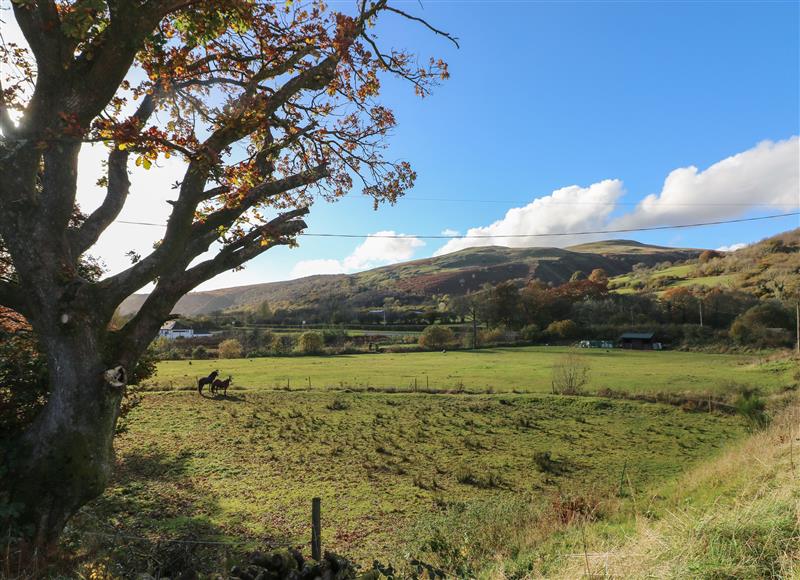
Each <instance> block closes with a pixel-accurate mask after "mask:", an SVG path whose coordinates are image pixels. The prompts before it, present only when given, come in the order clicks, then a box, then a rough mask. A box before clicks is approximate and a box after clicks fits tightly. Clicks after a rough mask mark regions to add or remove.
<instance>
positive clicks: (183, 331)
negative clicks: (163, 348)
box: [158, 320, 195, 340]
mask: <svg viewBox="0 0 800 580" xmlns="http://www.w3.org/2000/svg"><path fill="white" fill-rule="evenodd" d="M158 336H162V337H164V338H166V339H168V340H173V339H175V338H192V337H193V336H195V334H194V330H193V329H192V328H191V327H189V326H186V325H185V324H183V323H181V321H180V320H167V321H166V322H165V323H164V324H163V325H162V326H161V329H160V330H159V331H158Z"/></svg>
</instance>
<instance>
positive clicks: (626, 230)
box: [117, 212, 800, 240]
mask: <svg viewBox="0 0 800 580" xmlns="http://www.w3.org/2000/svg"><path fill="white" fill-rule="evenodd" d="M791 216H800V212H790V213H781V214H773V215H765V216H758V217H749V218H739V219H733V220H717V221H710V222H696V223H692V224H679V225H668V226H650V227H644V228H620V229H613V230H587V231H580V232H550V233H543V234H483V235H482V234H473V235H464V236H459V235H453V236H445V235H422V234H332V233H314V232H302V233H300V234H298V235H300V236H305V237H315V238H359V239H360V238H389V239H406V238H418V239H425V240H472V239H493V238H548V237H555V236H588V235H597V234H623V233H630V232H652V231H657V230H678V229H686V228H698V227H703V226H717V225H723V224H738V223H744V222H755V221H762V220H772V219H779V218H785V217H791ZM117 223H122V224H130V225H138V226H155V227H162V228H163V227H166V225H165V224H157V223H152V222H135V221H126V220H117Z"/></svg>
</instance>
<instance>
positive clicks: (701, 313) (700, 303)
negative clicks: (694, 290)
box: [697, 299, 703, 328]
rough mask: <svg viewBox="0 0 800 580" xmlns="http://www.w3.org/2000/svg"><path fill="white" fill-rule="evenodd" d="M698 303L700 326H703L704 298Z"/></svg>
mask: <svg viewBox="0 0 800 580" xmlns="http://www.w3.org/2000/svg"><path fill="white" fill-rule="evenodd" d="M697 303H698V304H699V305H700V328H703V300H702V299H700V300H698V301H697Z"/></svg>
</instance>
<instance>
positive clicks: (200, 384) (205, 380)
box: [197, 371, 219, 395]
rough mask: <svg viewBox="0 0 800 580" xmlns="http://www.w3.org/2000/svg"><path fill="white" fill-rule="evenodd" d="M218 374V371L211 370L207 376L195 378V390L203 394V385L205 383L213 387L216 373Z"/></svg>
mask: <svg viewBox="0 0 800 580" xmlns="http://www.w3.org/2000/svg"><path fill="white" fill-rule="evenodd" d="M218 374H219V371H213V372H212V373H211V374H210V375H208V376H207V377H201V378H199V379H197V392H198V393H200V394H201V395H202V394H203V387H205V386H206V385H211V386H212V387H213V386H214V381H215V380H216V379H217V375H218Z"/></svg>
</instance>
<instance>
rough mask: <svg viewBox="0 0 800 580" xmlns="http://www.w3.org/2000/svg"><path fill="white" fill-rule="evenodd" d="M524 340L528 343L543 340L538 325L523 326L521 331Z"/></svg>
mask: <svg viewBox="0 0 800 580" xmlns="http://www.w3.org/2000/svg"><path fill="white" fill-rule="evenodd" d="M519 335H520V336H521V337H522V340H524V341H526V342H537V341H539V340H541V339H542V331H541V329H540V328H539V327H538V326H537V325H536V324H528V325H527V326H523V327H522V330H520V331H519Z"/></svg>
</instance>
